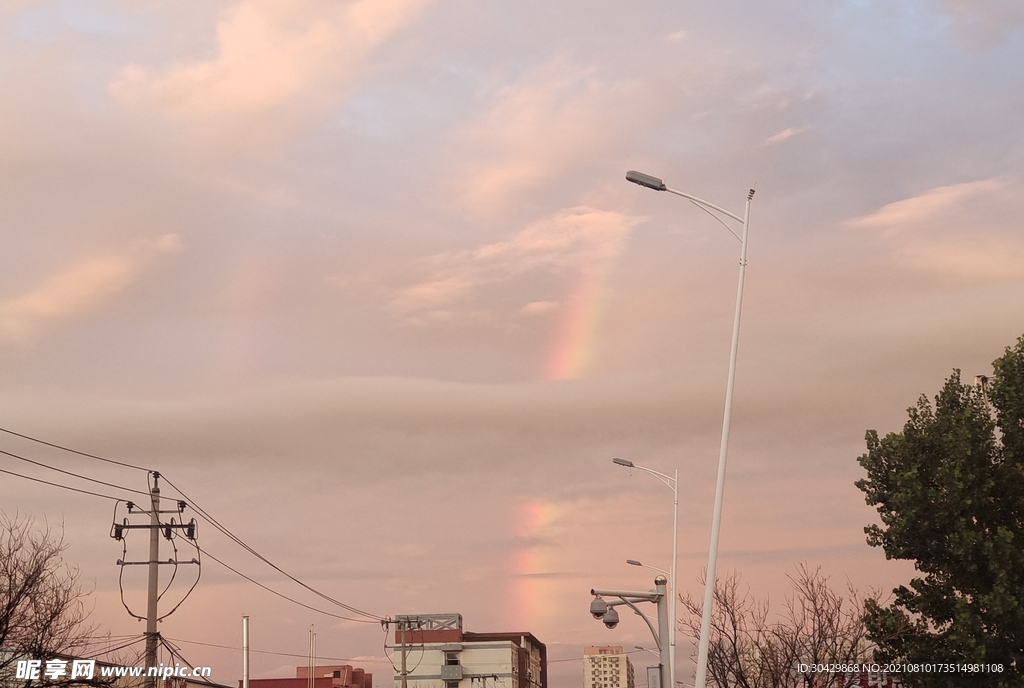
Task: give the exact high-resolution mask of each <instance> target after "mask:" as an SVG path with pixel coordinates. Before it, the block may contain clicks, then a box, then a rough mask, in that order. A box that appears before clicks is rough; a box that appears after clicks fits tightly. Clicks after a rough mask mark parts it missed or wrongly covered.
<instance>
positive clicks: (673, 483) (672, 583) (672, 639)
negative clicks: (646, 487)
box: [612, 459, 679, 688]
mask: <svg viewBox="0 0 1024 688" xmlns="http://www.w3.org/2000/svg"><path fill="white" fill-rule="evenodd" d="M612 463H614V464H615V465H616V466H624V467H626V468H635V469H637V470H638V471H643V472H644V473H650V474H651V475H653V476H654V477H655V478H657V479H658V480H660V481H661V482H663V483H665V485H666V486H668V488H669V489H670V490H672V565H671V566H670V567H669V570H668V571H663V570H662V569H659V568H657V567H654V566H647V565H646V564H641V563H640V562H639V561H636V560H635V559H627V560H626V563H627V564H630V565H632V566H643V567H644V568H649V569H653V570H655V571H658V572H660V573H662V574H665V575H666V576H667V577H668V580H669V595H670V599H671V600H672V602H671V604H669V605H668V613H669V617H670V618H671V619H672V624H671V626H670V627H669V630H668V648H667V653H668V675H669V679H670V682H669V684H668V685H667V686H665V688H675V681H676V623H677V622H678V619H677V618H676V604H677V603H678V601H679V600H678V597H679V588H677V587H676V581H677V579H676V575H677V573H678V571H677V569H676V559H677V549H678V546H679V469H676V471H675V473H673V475H671V476H668V475H665V474H664V473H661V472H659V471H655V470H653V469H650V468H645V467H644V466H637V465H636V464H635V463H633V462H632V461H628V460H626V459H612ZM662 642H665V641H664V640H662Z"/></svg>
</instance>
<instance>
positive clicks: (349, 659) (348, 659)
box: [165, 636, 387, 664]
mask: <svg viewBox="0 0 1024 688" xmlns="http://www.w3.org/2000/svg"><path fill="white" fill-rule="evenodd" d="M165 637H166V636H165ZM167 640H173V641H174V642H176V643H186V644H188V645H202V646H204V647H217V648H220V649H222V650H241V649H243V648H241V647H235V646H233V645H217V644H216V643H201V642H199V641H198V640H182V639H181V638H167ZM249 652H255V653H256V654H260V655H277V656H279V657H300V658H302V659H308V658H309V654H304V655H300V654H297V653H294V652H271V651H270V650H253V649H250V650H249ZM317 659H324V660H327V661H329V662H362V663H365V664H371V663H372V664H386V663H387V662H385V661H384V660H382V659H365V658H362V659H357V658H354V657H321V656H319V655H317Z"/></svg>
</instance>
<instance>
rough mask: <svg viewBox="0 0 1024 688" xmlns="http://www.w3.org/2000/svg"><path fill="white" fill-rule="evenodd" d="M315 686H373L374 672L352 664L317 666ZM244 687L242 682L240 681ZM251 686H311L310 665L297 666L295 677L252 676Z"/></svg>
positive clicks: (279, 687) (328, 687)
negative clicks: (368, 671) (367, 671)
mask: <svg viewBox="0 0 1024 688" xmlns="http://www.w3.org/2000/svg"><path fill="white" fill-rule="evenodd" d="M313 687H314V688H373V674H368V673H366V672H365V671H363V670H362V669H359V668H357V667H353V666H352V665H350V664H339V665H333V664H332V665H329V666H319V665H318V666H317V667H315V668H314V671H313ZM238 688H242V682H241V681H239V682H238ZM249 688H309V667H308V666H300V667H295V678H250V679H249Z"/></svg>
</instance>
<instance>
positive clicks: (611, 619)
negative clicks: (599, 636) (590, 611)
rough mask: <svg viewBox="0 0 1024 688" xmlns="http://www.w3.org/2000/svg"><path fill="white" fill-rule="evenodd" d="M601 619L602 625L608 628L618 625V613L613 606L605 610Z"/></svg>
mask: <svg viewBox="0 0 1024 688" xmlns="http://www.w3.org/2000/svg"><path fill="white" fill-rule="evenodd" d="M602 621H604V625H605V626H607V627H608V628H615V627H616V626H618V625H619V613H618V612H617V611H615V608H614V607H611V608H609V609H608V611H607V612H605V614H604V618H603V619H602Z"/></svg>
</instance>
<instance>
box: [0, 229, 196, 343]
mask: <svg viewBox="0 0 1024 688" xmlns="http://www.w3.org/2000/svg"><path fill="white" fill-rule="evenodd" d="M181 246H182V243H181V237H180V236H178V235H177V234H167V235H164V236H162V237H160V238H158V239H156V240H154V241H145V242H139V243H137V244H136V245H135V246H133V247H132V248H131V249H129V250H128V251H126V252H123V253H116V254H108V255H103V256H94V257H90V258H83V259H81V260H78V261H75V262H73V263H71V264H70V265H67V266H65V267H64V269H62V270H60V271H59V272H57V273H56V274H54V275H51V276H50V277H48V278H47V279H45V280H44V281H43V282H42V283H40V284H38V285H37V286H36V287H35V288H33V289H31V290H29V291H28V292H26V293H24V294H22V295H20V296H16V297H13V298H9V299H6V300H4V301H0V334H3V335H5V336H6V337H8V338H10V339H15V340H25V339H28V338H30V337H31V336H32V335H34V334H35V333H36V332H38V331H39V330H40V329H41V328H42V327H44V326H45V325H46V324H48V323H51V322H53V321H57V320H61V319H65V318H68V317H72V316H75V315H78V314H80V313H83V312H86V311H89V310H93V309H95V308H96V307H98V306H99V305H100V304H102V303H103V302H105V301H109V300H110V299H112V298H113V297H114V296H116V295H117V294H119V293H120V292H122V291H124V290H125V289H127V288H128V287H129V286H130V285H131V284H132V283H134V282H135V281H136V280H138V278H139V277H140V276H141V274H142V271H143V269H144V268H145V267H146V265H147V264H148V263H149V262H150V261H151V260H152V258H153V257H154V256H155V255H156V254H158V253H169V252H173V251H177V250H179V249H180V248H181Z"/></svg>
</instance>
